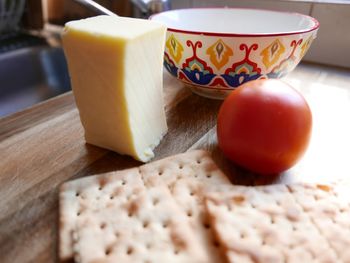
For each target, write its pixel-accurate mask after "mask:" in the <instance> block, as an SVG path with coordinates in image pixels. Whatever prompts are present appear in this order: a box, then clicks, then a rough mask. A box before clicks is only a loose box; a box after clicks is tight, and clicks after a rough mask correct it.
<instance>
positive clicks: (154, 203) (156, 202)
mask: <svg viewBox="0 0 350 263" xmlns="http://www.w3.org/2000/svg"><path fill="white" fill-rule="evenodd" d="M158 203H159V199H158V198H154V199H153V200H152V204H153V205H154V206H156V205H157V204H158Z"/></svg>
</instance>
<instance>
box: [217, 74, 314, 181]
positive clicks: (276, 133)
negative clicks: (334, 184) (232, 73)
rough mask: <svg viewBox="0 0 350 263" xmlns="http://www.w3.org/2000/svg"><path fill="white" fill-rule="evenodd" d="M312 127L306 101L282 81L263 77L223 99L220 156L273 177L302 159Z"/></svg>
mask: <svg viewBox="0 0 350 263" xmlns="http://www.w3.org/2000/svg"><path fill="white" fill-rule="evenodd" d="M311 128H312V115H311V111H310V108H309V106H308V104H307V102H306V101H305V99H304V97H303V96H302V95H301V94H300V93H299V92H298V91H296V90H295V89H294V88H292V87H291V86H289V85H288V84H286V83H284V82H282V81H280V80H273V79H264V80H255V81H250V82H247V83H245V84H243V85H242V86H240V87H239V88H237V89H236V90H234V91H233V92H232V93H231V94H230V95H229V96H228V97H227V98H226V99H225V101H224V102H223V104H222V106H221V108H220V111H219V116H218V125H217V136H218V142H219V147H220V148H221V150H222V151H223V153H224V154H225V155H226V156H227V157H228V158H229V159H230V160H232V161H234V162H235V163H236V164H238V165H241V166H243V167H245V168H247V169H249V170H251V171H254V172H257V173H260V174H276V173H280V172H282V171H285V170H287V169H289V168H290V167H292V166H293V165H294V164H295V163H296V162H297V161H298V160H299V159H300V158H301V156H302V155H303V154H304V152H305V150H306V148H307V146H308V143H309V139H310V135H311Z"/></svg>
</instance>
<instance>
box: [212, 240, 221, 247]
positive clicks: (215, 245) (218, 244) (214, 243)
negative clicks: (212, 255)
mask: <svg viewBox="0 0 350 263" xmlns="http://www.w3.org/2000/svg"><path fill="white" fill-rule="evenodd" d="M213 245H214V247H220V243H219V241H217V240H216V239H214V241H213Z"/></svg>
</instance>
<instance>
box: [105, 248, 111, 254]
mask: <svg viewBox="0 0 350 263" xmlns="http://www.w3.org/2000/svg"><path fill="white" fill-rule="evenodd" d="M111 253H112V248H111V247H107V248H106V250H105V254H106V256H109V255H110V254H111Z"/></svg>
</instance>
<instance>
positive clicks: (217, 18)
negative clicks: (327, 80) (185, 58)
mask: <svg viewBox="0 0 350 263" xmlns="http://www.w3.org/2000/svg"><path fill="white" fill-rule="evenodd" d="M152 20H155V21H159V22H161V23H163V24H165V25H166V26H167V27H168V28H169V29H170V30H171V29H173V30H180V31H190V32H204V33H205V32H206V33H223V34H247V35H249V34H251V35H255V34H264V35H265V34H290V33H296V32H300V33H301V32H306V31H310V30H312V29H315V28H317V27H318V22H317V21H316V20H315V19H313V18H312V17H309V16H306V15H301V14H297V13H287V12H278V11H269V10H259V9H239V8H192V9H180V10H172V11H167V12H163V13H160V14H157V15H154V16H153V17H152Z"/></svg>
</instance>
